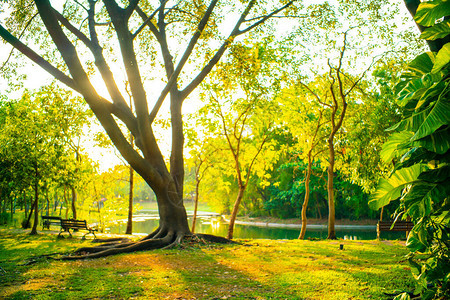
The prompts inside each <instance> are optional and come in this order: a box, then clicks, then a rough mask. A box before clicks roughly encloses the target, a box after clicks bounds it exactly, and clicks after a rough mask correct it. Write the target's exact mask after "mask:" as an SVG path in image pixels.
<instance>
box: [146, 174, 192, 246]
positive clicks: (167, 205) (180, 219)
mask: <svg viewBox="0 0 450 300" xmlns="http://www.w3.org/2000/svg"><path fill="white" fill-rule="evenodd" d="M175 190H176V187H175V184H174V183H173V181H172V182H171V184H170V186H168V187H165V188H163V189H161V190H159V189H155V190H154V192H155V195H156V200H157V202H158V208H159V218H160V220H159V227H158V229H157V230H156V231H155V232H153V233H151V234H149V235H148V236H147V237H146V238H147V239H148V238H159V237H165V236H167V235H174V237H173V239H174V241H176V239H177V238H180V240H181V239H182V238H183V237H184V236H190V235H191V231H190V229H189V224H188V221H187V214H186V209H185V208H184V205H183V202H180V201H179V196H178V194H177V193H176V192H175ZM180 240H179V241H180Z"/></svg>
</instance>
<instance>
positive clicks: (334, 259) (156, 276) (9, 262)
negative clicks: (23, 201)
mask: <svg viewBox="0 0 450 300" xmlns="http://www.w3.org/2000/svg"><path fill="white" fill-rule="evenodd" d="M240 242H241V244H237V245H214V244H213V245H186V246H185V247H184V249H175V250H158V251H144V252H138V253H133V254H123V255H116V256H112V257H107V258H103V259H95V260H83V261H75V262H65V261H54V260H47V259H45V258H42V259H39V260H38V262H37V263H35V264H30V265H26V264H25V263H26V262H28V261H29V259H30V258H33V257H36V256H39V255H42V254H48V253H55V252H58V253H61V252H62V253H66V252H69V251H71V250H73V249H76V248H78V247H81V246H87V245H89V244H90V242H89V241H81V240H80V239H79V238H72V239H68V238H66V239H56V236H55V235H51V234H45V235H44V234H41V235H38V236H29V235H28V234H27V233H26V232H25V231H23V230H11V229H0V266H1V267H2V268H3V269H4V270H5V271H6V273H4V272H2V271H1V270H0V287H1V288H0V299H3V298H5V299H86V298H89V299H110V298H115V299H116V298H118V299H129V298H135V299H228V298H230V299H384V295H383V292H392V291H393V290H395V289H406V290H412V289H413V279H412V277H411V275H410V270H409V267H408V266H407V265H406V263H405V262H404V259H403V256H404V255H405V254H406V252H407V251H406V249H405V247H404V245H403V244H402V243H401V242H398V241H390V242H378V241H298V240H293V241H286V240H241V241H240ZM339 244H344V250H339Z"/></svg>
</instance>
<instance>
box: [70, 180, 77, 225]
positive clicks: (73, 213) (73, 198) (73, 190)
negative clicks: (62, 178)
mask: <svg viewBox="0 0 450 300" xmlns="http://www.w3.org/2000/svg"><path fill="white" fill-rule="evenodd" d="M70 189H71V190H72V218H73V219H75V220H76V219H77V208H76V206H75V203H76V202H77V192H76V191H75V188H74V187H73V186H71V187H70Z"/></svg>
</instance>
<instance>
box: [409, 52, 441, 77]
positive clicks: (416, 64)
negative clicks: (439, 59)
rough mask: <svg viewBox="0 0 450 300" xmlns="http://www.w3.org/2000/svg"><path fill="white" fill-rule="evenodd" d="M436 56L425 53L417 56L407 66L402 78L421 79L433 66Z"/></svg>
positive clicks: (431, 53)
mask: <svg viewBox="0 0 450 300" xmlns="http://www.w3.org/2000/svg"><path fill="white" fill-rule="evenodd" d="M435 58H436V55H435V54H434V53H433V52H425V53H422V54H420V55H418V56H417V57H416V58H415V59H414V60H413V61H412V62H410V63H409V64H408V67H407V69H406V71H405V72H403V74H402V76H401V77H402V78H407V79H414V78H422V77H423V76H424V75H426V74H428V73H430V72H431V70H432V69H433V66H434V61H435Z"/></svg>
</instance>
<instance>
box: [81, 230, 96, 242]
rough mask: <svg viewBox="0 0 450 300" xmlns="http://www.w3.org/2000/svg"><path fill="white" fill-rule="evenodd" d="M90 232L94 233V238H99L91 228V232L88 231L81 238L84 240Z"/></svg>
mask: <svg viewBox="0 0 450 300" xmlns="http://www.w3.org/2000/svg"><path fill="white" fill-rule="evenodd" d="M90 233H92V234H93V235H94V238H95V239H97V237H96V236H95V232H94V231H93V230H89V232H88V233H85V234H84V235H83V237H82V238H81V239H82V240H85V239H86V236H87V235H88V234H90Z"/></svg>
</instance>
